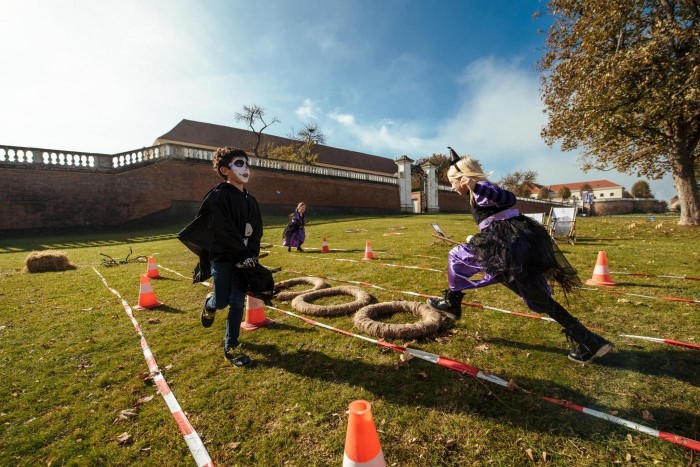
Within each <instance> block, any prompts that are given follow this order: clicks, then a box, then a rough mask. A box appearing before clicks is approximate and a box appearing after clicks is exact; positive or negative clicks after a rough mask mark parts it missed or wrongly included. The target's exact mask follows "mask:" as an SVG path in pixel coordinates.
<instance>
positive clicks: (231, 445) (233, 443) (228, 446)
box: [226, 441, 241, 450]
mask: <svg viewBox="0 0 700 467" xmlns="http://www.w3.org/2000/svg"><path fill="white" fill-rule="evenodd" d="M240 444H241V443H239V442H238V441H233V442H231V443H228V445H227V446H226V447H227V448H229V449H231V450H233V449H236V448H237V447H238V446H239V445H240Z"/></svg>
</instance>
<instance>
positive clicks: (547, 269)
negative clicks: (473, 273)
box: [471, 214, 581, 293]
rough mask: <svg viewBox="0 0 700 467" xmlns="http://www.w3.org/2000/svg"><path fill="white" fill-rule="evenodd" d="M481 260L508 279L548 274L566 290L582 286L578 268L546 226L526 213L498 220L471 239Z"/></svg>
mask: <svg viewBox="0 0 700 467" xmlns="http://www.w3.org/2000/svg"><path fill="white" fill-rule="evenodd" d="M471 244H472V245H473V247H474V251H475V254H476V257H477V259H478V261H479V263H480V264H481V265H482V266H483V268H484V270H485V271H486V272H487V273H489V274H491V275H492V276H498V275H500V276H501V277H503V279H504V280H505V281H506V282H512V281H514V280H516V278H517V280H519V281H521V282H522V281H523V279H525V280H527V277H528V274H529V275H531V276H532V277H533V278H535V277H540V274H544V275H545V277H546V278H547V280H549V281H554V282H556V283H558V284H559V285H560V286H561V287H562V289H564V292H565V293H569V292H571V291H572V290H574V289H575V288H577V287H581V280H580V279H579V277H578V274H577V273H576V270H575V269H574V268H573V266H571V264H570V263H569V262H568V261H567V260H566V258H565V257H564V255H563V254H562V252H561V251H560V250H559V247H557V245H556V243H554V240H552V238H551V237H550V236H549V234H548V233H547V231H546V230H545V228H544V227H543V226H542V225H541V224H540V223H539V222H537V221H536V220H534V219H531V218H529V217H527V216H524V215H522V214H521V215H519V216H517V217H513V218H511V219H506V220H502V221H497V222H494V223H492V224H491V225H490V226H489V227H487V228H486V229H484V230H483V231H482V232H480V233H478V234H477V235H475V236H474V238H472V240H471Z"/></svg>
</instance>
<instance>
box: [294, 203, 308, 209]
mask: <svg viewBox="0 0 700 467" xmlns="http://www.w3.org/2000/svg"><path fill="white" fill-rule="evenodd" d="M302 206H306V203H305V202H303V201H302V202H301V203H299V204H297V208H296V209H295V211H298V210H299V208H300V207H302Z"/></svg>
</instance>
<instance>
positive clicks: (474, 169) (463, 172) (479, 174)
mask: <svg viewBox="0 0 700 467" xmlns="http://www.w3.org/2000/svg"><path fill="white" fill-rule="evenodd" d="M490 175H491V173H490V172H489V173H488V174H485V173H484V169H482V168H481V164H479V161H478V160H477V159H472V158H471V157H469V156H464V157H462V158H461V159H460V160H459V161H457V162H455V163H454V164H452V165H451V166H450V168H449V169H447V179H448V180H449V181H450V182H457V183H459V184H460V185H461V184H462V183H463V182H464V184H466V181H467V180H466V179H467V178H473V179H474V180H476V181H479V180H486V181H488V177H489V176H490ZM469 202H470V203H472V204H473V203H474V193H472V191H471V190H469Z"/></svg>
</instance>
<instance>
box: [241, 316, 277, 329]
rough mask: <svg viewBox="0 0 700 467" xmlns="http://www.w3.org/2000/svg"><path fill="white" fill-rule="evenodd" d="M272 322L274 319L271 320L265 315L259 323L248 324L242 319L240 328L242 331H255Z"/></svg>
mask: <svg viewBox="0 0 700 467" xmlns="http://www.w3.org/2000/svg"><path fill="white" fill-rule="evenodd" d="M272 323H274V321H272V320H271V319H270V318H267V317H266V318H265V320H264V321H263V322H261V323H255V324H250V323H249V322H247V321H243V322H242V323H241V329H243V330H244V331H255V330H256V329H260V328H264V327H265V326H269V325H271V324H272Z"/></svg>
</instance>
